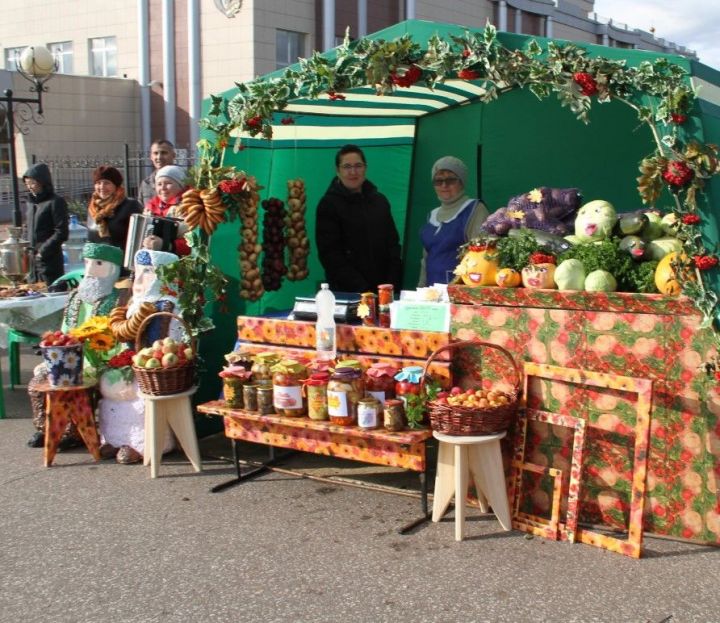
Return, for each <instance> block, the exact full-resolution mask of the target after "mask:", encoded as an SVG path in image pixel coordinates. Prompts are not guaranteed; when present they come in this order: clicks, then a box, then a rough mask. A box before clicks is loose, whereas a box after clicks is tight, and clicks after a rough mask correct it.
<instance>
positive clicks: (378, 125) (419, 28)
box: [224, 20, 720, 147]
mask: <svg viewBox="0 0 720 623" xmlns="http://www.w3.org/2000/svg"><path fill="white" fill-rule="evenodd" d="M468 30H470V31H480V30H481V29H469V28H466V27H463V26H459V25H453V24H444V23H438V22H428V21H422V20H408V21H404V22H401V23H399V24H396V25H394V26H391V27H389V28H385V29H383V30H380V31H378V32H376V33H373V34H371V35H368V38H369V39H375V40H385V41H391V40H393V39H397V38H399V37H401V36H403V35H410V36H411V37H412V39H413V40H414V41H415V42H417V43H419V44H420V45H421V46H423V45H424V44H425V42H427V41H428V40H429V39H430V37H432V36H433V35H437V36H440V37H442V38H450V37H451V36H458V37H459V36H463V35H464V34H465V32H466V31H468ZM532 39H535V40H536V41H538V43H540V45H541V46H542V47H545V46H546V45H547V43H548V42H549V41H558V42H562V41H561V40H555V39H546V38H542V37H533V36H528V35H518V34H513V33H504V32H500V33H498V40H499V42H500V43H501V44H502V45H504V46H506V47H507V48H509V49H518V48H523V47H524V46H525V45H527V43H528V42H529V41H530V40H532ZM572 43H574V44H575V45H578V46H581V47H583V48H584V49H586V50H587V51H588V53H589V55H590V56H603V57H605V58H608V59H614V60H625V61H626V62H627V64H628V65H629V66H635V65H638V64H640V63H641V62H643V61H654V60H655V59H657V58H667V59H668V60H670V61H671V62H672V63H674V64H676V65H679V66H681V67H683V68H684V69H685V70H686V71H688V74H689V76H690V80H691V82H692V84H693V86H695V87H699V94H698V98H699V100H700V107H701V110H702V111H703V112H704V113H710V114H711V115H712V116H715V117H718V118H720V72H718V71H716V70H714V69H712V68H710V67H708V66H706V65H703V64H701V63H698V62H697V61H691V60H690V59H688V58H686V57H684V56H679V55H675V54H664V53H660V52H652V51H644V50H628V49H624V48H610V47H606V46H600V45H594V44H589V43H584V42H572ZM334 55H335V51H334V50H330V51H329V52H326V53H325V54H323V56H326V57H328V58H332V57H333V56H334ZM286 69H287V68H286ZM286 69H281V70H277V71H274V72H271V73H269V74H266V75H264V76H262V77H260V78H259V80H272V79H275V78H279V77H281V76H282V75H283V74H284V72H285V71H286ZM289 69H293V70H296V71H300V65H299V64H295V65H292V66H291V67H290V68H289ZM483 93H484V89H483V88H482V86H481V81H477V82H473V81H468V80H447V81H445V82H444V83H442V84H437V85H436V86H435V87H434V88H433V89H429V88H427V87H423V86H412V87H409V88H398V89H396V90H395V91H394V92H393V93H392V94H388V95H382V96H378V95H377V94H376V92H375V89H374V88H372V87H370V86H365V87H360V88H354V89H350V90H348V91H344V92H343V95H344V96H345V99H344V100H334V101H331V100H330V99H329V98H328V97H322V98H318V99H310V98H304V97H299V98H296V99H294V100H291V101H290V103H289V104H288V106H287V107H286V108H285V109H284V110H283V111H281V112H278V113H276V114H275V115H274V119H273V124H272V125H273V139H272V140H271V141H268V140H266V139H264V138H251V137H250V135H249V134H246V133H244V132H238V133H237V135H239V136H242V137H243V141H244V142H246V143H252V144H253V146H256V147H263V146H264V147H281V146H284V145H287V146H290V145H292V146H295V147H298V146H312V145H313V144H316V143H317V142H318V141H322V142H323V144H324V145H327V144H328V142H330V143H337V144H338V145H342V144H344V143H348V142H354V143H357V144H361V145H382V144H395V145H397V144H406V143H411V142H412V141H413V137H414V135H415V126H416V121H417V119H418V118H420V117H423V116H426V115H430V114H434V113H437V112H440V111H444V110H447V109H449V108H452V107H457V106H463V105H467V104H469V103H472V102H475V101H477V100H478V99H479V98H480V97H481V96H482V95H483ZM234 94H235V90H233V89H231V90H229V91H227V92H225V93H224V95H225V97H227V98H231V97H232V96H233V95H234ZM288 115H290V116H292V117H293V121H294V123H293V124H288V125H284V124H282V122H281V120H282V118H283V117H287V116H288Z"/></svg>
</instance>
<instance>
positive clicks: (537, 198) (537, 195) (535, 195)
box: [528, 188, 543, 203]
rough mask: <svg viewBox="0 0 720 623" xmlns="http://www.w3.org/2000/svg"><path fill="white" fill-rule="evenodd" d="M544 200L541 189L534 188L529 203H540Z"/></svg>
mask: <svg viewBox="0 0 720 623" xmlns="http://www.w3.org/2000/svg"><path fill="white" fill-rule="evenodd" d="M542 199H543V196H542V191H541V190H540V189H539V188H533V189H532V190H531V191H530V192H529V193H528V201H532V202H533V203H540V202H541V201H542Z"/></svg>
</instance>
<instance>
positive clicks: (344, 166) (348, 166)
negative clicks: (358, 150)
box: [340, 162, 365, 173]
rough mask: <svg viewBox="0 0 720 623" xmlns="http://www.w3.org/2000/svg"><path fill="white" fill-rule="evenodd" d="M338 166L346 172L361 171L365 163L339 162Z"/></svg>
mask: <svg viewBox="0 0 720 623" xmlns="http://www.w3.org/2000/svg"><path fill="white" fill-rule="evenodd" d="M340 168H341V169H342V170H343V171H345V172H346V173H348V172H350V171H362V170H363V169H364V168H365V163H364V162H356V163H355V164H341V165H340Z"/></svg>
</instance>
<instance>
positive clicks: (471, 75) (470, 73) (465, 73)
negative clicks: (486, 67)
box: [457, 69, 480, 80]
mask: <svg viewBox="0 0 720 623" xmlns="http://www.w3.org/2000/svg"><path fill="white" fill-rule="evenodd" d="M457 77H458V78H460V79H461V80H475V79H476V78H479V77H480V72H478V71H475V70H474V69H461V70H460V71H459V72H458V74H457Z"/></svg>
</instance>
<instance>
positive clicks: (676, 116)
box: [670, 112, 687, 125]
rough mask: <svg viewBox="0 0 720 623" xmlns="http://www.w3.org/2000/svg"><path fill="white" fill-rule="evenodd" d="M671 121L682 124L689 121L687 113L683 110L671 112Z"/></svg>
mask: <svg viewBox="0 0 720 623" xmlns="http://www.w3.org/2000/svg"><path fill="white" fill-rule="evenodd" d="M670 121H671V122H672V123H676V124H678V125H680V124H681V123H685V122H686V121H687V115H683V114H682V113H681V112H671V113H670Z"/></svg>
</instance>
